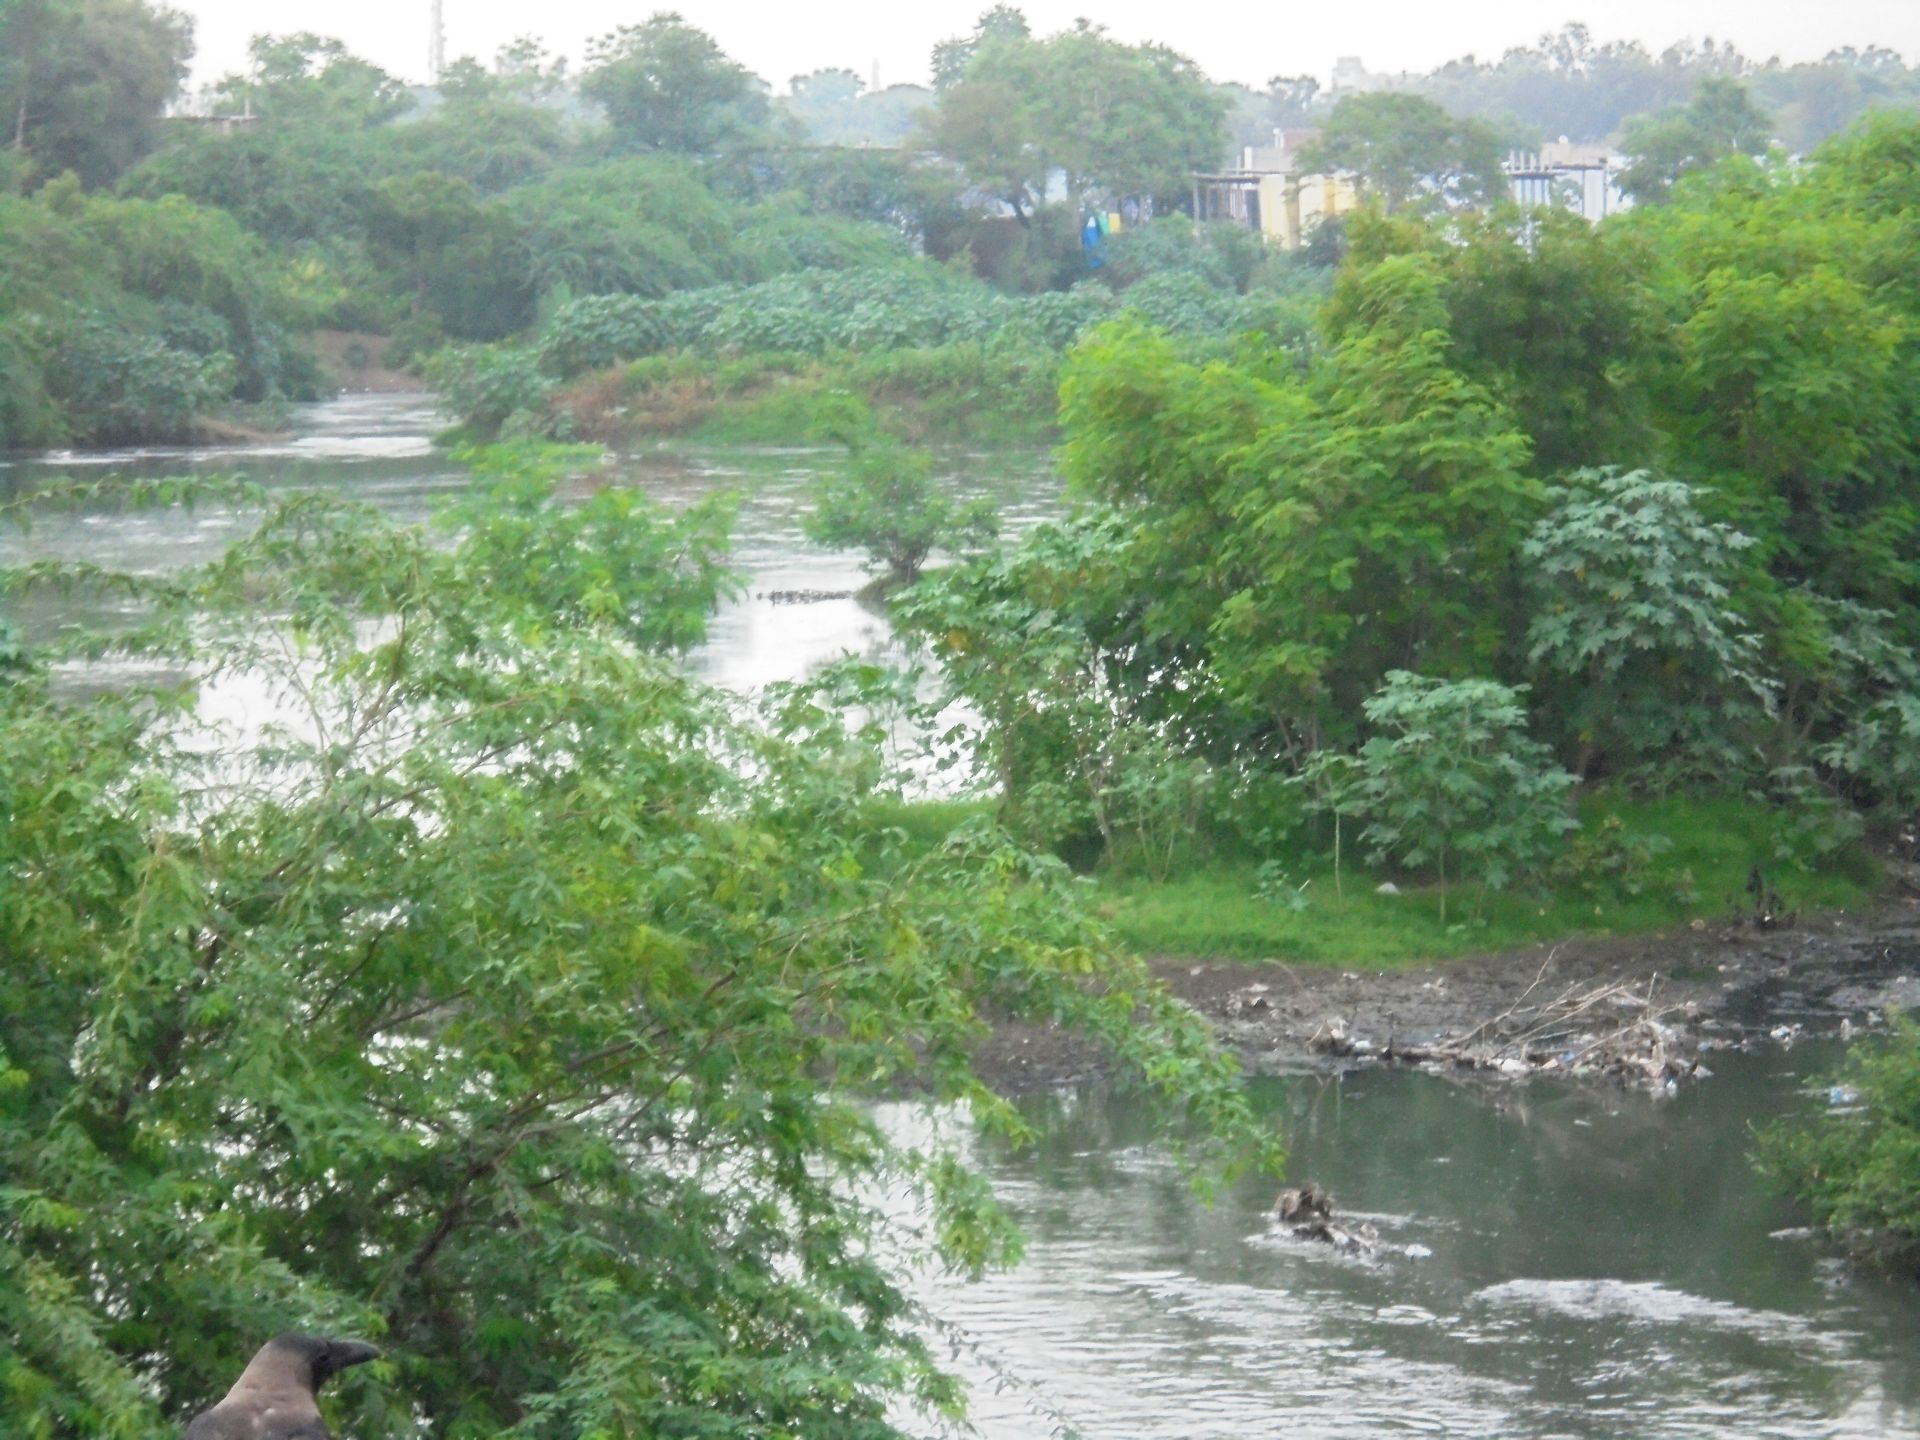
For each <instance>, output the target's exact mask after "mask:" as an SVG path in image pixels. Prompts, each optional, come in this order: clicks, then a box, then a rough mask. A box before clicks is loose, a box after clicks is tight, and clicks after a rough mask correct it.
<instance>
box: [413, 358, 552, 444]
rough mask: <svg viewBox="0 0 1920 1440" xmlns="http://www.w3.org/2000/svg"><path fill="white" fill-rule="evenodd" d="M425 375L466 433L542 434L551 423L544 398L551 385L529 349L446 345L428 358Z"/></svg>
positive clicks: (474, 435) (488, 436) (482, 435)
mask: <svg viewBox="0 0 1920 1440" xmlns="http://www.w3.org/2000/svg"><path fill="white" fill-rule="evenodd" d="M427 379H428V380H429V382H431V383H432V384H433V386H434V387H435V388H436V389H438V390H439V391H440V392H441V394H442V395H444V396H445V397H446V400H447V403H448V405H450V406H451V407H452V408H453V409H454V411H455V412H456V413H458V414H459V415H460V416H461V417H462V421H463V423H464V424H465V425H466V426H467V427H468V428H469V429H470V430H471V431H472V435H471V437H470V438H473V439H492V438H494V437H495V436H499V435H507V436H514V435H543V434H547V433H548V431H549V430H550V429H551V428H552V426H551V421H550V419H549V407H548V401H549V400H551V399H552V397H553V390H554V384H553V381H552V380H551V379H550V378H549V377H548V376H546V375H544V374H542V373H541V371H540V362H539V360H538V358H537V357H536V356H535V354H534V352H533V351H531V350H520V349H516V348H514V347H513V346H509V345H461V346H448V347H447V348H446V349H444V350H439V351H436V352H435V353H434V355H433V357H432V358H431V359H430V360H429V361H428V362H427Z"/></svg>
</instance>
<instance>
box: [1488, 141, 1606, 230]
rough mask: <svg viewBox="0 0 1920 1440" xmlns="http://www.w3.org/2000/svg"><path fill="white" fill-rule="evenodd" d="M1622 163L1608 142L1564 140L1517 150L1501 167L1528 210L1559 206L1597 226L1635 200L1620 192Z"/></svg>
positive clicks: (1514, 195) (1515, 199) (1520, 201)
mask: <svg viewBox="0 0 1920 1440" xmlns="http://www.w3.org/2000/svg"><path fill="white" fill-rule="evenodd" d="M1621 166H1622V162H1621V160H1620V158H1619V157H1618V156H1616V155H1612V154H1609V153H1608V151H1607V149H1606V147H1605V146H1603V145H1575V144H1570V143H1569V142H1568V141H1565V140H1561V141H1558V142H1556V143H1552V144H1547V145H1542V146H1541V147H1540V149H1539V150H1538V151H1537V152H1533V153H1526V152H1520V151H1515V152H1514V153H1513V154H1510V155H1509V156H1507V158H1506V160H1505V162H1504V163H1503V164H1502V165H1501V167H1500V168H1501V169H1502V170H1504V171H1506V174H1507V183H1508V184H1509V185H1510V186H1511V187H1512V189H1513V200H1514V203H1515V204H1516V205H1520V206H1522V207H1524V208H1527V209H1536V208H1539V207H1541V206H1559V207H1561V208H1562V209H1566V210H1571V211H1573V212H1574V214H1576V215H1579V216H1581V217H1582V218H1584V219H1586V220H1590V221H1592V222H1594V223H1595V224H1598V223H1599V222H1600V221H1602V220H1604V219H1606V217H1607V216H1609V215H1611V214H1613V213H1614V212H1615V211H1617V210H1625V209H1627V208H1628V207H1629V206H1630V205H1632V203H1633V202H1632V201H1631V200H1629V199H1628V198H1627V197H1626V196H1625V195H1623V194H1621V193H1620V170H1621Z"/></svg>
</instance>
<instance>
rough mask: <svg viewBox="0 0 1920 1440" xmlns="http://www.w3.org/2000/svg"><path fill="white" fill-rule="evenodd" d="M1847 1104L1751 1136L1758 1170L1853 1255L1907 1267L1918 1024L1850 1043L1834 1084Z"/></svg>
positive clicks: (1915, 1223) (1915, 1161)
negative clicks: (1847, 1095) (1755, 1139)
mask: <svg viewBox="0 0 1920 1440" xmlns="http://www.w3.org/2000/svg"><path fill="white" fill-rule="evenodd" d="M1833 1084H1834V1086H1835V1087H1837V1088H1841V1089H1844V1090H1847V1091H1851V1092H1853V1095H1854V1097H1855V1098H1854V1099H1853V1100H1852V1101H1851V1102H1850V1103H1848V1104H1846V1105H1844V1106H1835V1105H1833V1104H1832V1103H1831V1102H1830V1100H1829V1098H1828V1094H1827V1092H1825V1091H1822V1092H1819V1093H1820V1102H1819V1104H1820V1109H1819V1112H1818V1113H1816V1114H1802V1115H1799V1116H1795V1117H1793V1118H1792V1119H1790V1120H1787V1121H1784V1122H1782V1123H1779V1124H1776V1125H1774V1126H1772V1127H1770V1128H1769V1129H1767V1130H1766V1131H1764V1132H1762V1134H1761V1136H1760V1146H1759V1152H1758V1160H1759V1164H1760V1168H1761V1169H1762V1170H1763V1171H1765V1172H1766V1173H1767V1174H1768V1175H1770V1176H1772V1177H1773V1179H1774V1180H1775V1181H1776V1182H1777V1183H1778V1184H1779V1185H1780V1187H1781V1188H1782V1189H1783V1190H1786V1191H1789V1192H1791V1193H1792V1194H1794V1195H1796V1196H1798V1197H1799V1198H1800V1199H1802V1200H1804V1201H1805V1202H1806V1203H1807V1205H1808V1206H1809V1207H1810V1208H1811V1209H1812V1211H1813V1215H1814V1219H1815V1220H1817V1221H1818V1222H1819V1223H1820V1224H1821V1225H1822V1226H1824V1227H1825V1228H1826V1229H1827V1231H1828V1232H1829V1233H1831V1234H1832V1235H1834V1236H1835V1237H1836V1238H1838V1239H1839V1240H1841V1241H1842V1242H1844V1243H1845V1244H1846V1245H1847V1246H1848V1247H1849V1248H1850V1249H1852V1250H1853V1251H1854V1252H1855V1253H1856V1254H1859V1255H1862V1256H1865V1257H1867V1258H1870V1259H1873V1260H1877V1261H1881V1262H1883V1263H1888V1264H1893V1265H1899V1266H1902V1267H1904V1268H1907V1269H1912V1268H1913V1267H1914V1265H1915V1263H1916V1261H1920V1020H1916V1019H1915V1018H1914V1017H1913V1015H1912V1014H1911V1013H1910V1012H1909V1013H1906V1014H1901V1015H1897V1016H1896V1017H1895V1018H1894V1023H1893V1025H1892V1027H1891V1029H1890V1030H1889V1032H1888V1033H1887V1034H1885V1035H1879V1036H1873V1037H1870V1038H1868V1039H1865V1040H1861V1041H1858V1042H1856V1043H1855V1044H1854V1046H1853V1048H1852V1049H1851V1050H1850V1051H1849V1052H1848V1054H1847V1061H1846V1065H1845V1067H1844V1068H1843V1069H1842V1070H1841V1071H1840V1073H1839V1074H1837V1075H1835V1076H1834V1077H1833Z"/></svg>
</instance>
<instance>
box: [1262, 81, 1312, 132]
mask: <svg viewBox="0 0 1920 1440" xmlns="http://www.w3.org/2000/svg"><path fill="white" fill-rule="evenodd" d="M1319 98H1320V81H1319V79H1318V77H1316V76H1313V75H1276V76H1274V77H1273V78H1272V79H1271V80H1269V81H1267V116H1268V119H1269V121H1270V122H1271V123H1272V125H1273V127H1274V128H1275V129H1277V130H1292V129H1297V128H1298V127H1300V126H1303V125H1310V124H1312V123H1313V117H1314V112H1315V107H1316V105H1317V103H1318V101H1319Z"/></svg>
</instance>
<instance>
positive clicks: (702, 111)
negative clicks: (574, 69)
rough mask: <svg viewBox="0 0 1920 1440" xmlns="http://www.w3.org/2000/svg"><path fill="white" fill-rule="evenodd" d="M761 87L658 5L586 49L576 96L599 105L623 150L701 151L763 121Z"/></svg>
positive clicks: (733, 140)
mask: <svg viewBox="0 0 1920 1440" xmlns="http://www.w3.org/2000/svg"><path fill="white" fill-rule="evenodd" d="M766 88H767V87H766V84H765V82H764V81H762V80H760V79H759V77H757V76H755V75H754V74H752V73H751V72H750V71H748V70H747V69H746V68H745V67H744V66H742V65H740V64H738V63H737V62H735V61H733V60H731V59H729V58H728V57H727V55H726V54H725V53H724V52H723V51H722V50H721V49H720V47H719V46H718V45H716V44H714V42H713V38H712V37H711V36H710V35H708V34H707V33H706V32H705V31H703V30H697V29H695V28H694V27H693V26H691V25H689V24H687V22H686V21H685V20H683V19H682V18H681V17H680V16H679V15H678V14H675V13H674V12H673V11H670V10H663V11H661V12H659V13H658V14H656V15H654V16H652V17H651V18H649V19H648V20H646V21H645V22H644V23H642V24H639V25H622V26H621V27H620V28H619V29H617V30H615V31H614V32H613V33H612V34H610V35H603V36H601V37H600V38H599V39H597V40H595V41H594V42H593V44H592V45H591V46H589V47H588V50H587V69H586V72H585V73H584V74H583V75H582V76H581V80H580V93H581V94H582V95H584V96H585V97H586V98H587V99H589V100H592V101H594V102H595V103H596V104H598V105H600V106H602V107H603V108H604V109H605V110H606V112H607V120H608V123H609V124H611V125H612V127H613V133H614V138H615V141H616V143H617V144H618V145H619V146H620V147H621V148H622V149H626V150H674V151H679V152H680V153H682V154H687V155H705V154H709V153H711V152H712V151H715V150H718V149H722V148H724V147H726V146H728V145H732V144H737V143H738V142H740V141H742V140H745V139H747V138H749V137H751V136H753V135H756V134H758V133H759V132H760V131H761V130H763V129H764V128H765V126H766V123H767V117H768V107H767V96H766Z"/></svg>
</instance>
